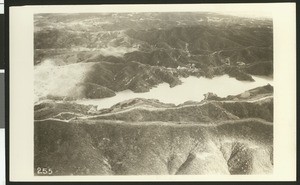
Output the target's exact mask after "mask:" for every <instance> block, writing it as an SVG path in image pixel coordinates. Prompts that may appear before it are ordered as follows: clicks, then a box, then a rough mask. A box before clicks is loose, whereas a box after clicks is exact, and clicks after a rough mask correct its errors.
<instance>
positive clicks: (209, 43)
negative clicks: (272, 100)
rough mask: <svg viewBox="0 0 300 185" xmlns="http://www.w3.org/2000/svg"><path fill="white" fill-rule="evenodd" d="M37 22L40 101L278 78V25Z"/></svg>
mask: <svg viewBox="0 0 300 185" xmlns="http://www.w3.org/2000/svg"><path fill="white" fill-rule="evenodd" d="M34 20H35V32H34V51H35V53H34V65H35V79H36V81H35V87H36V88H35V93H36V101H38V100H40V99H61V100H62V99H82V98H91V99H97V98H105V97H111V96H114V95H115V93H116V92H119V91H123V90H126V89H130V90H132V91H133V92H147V91H149V90H150V89H151V88H153V87H155V86H156V85H158V84H160V83H163V82H166V83H168V84H169V85H170V86H171V87H174V86H176V85H179V84H181V83H182V82H181V81H180V78H181V77H188V76H197V77H200V76H203V77H207V78H212V77H214V76H218V75H223V74H228V75H229V76H231V77H234V78H236V79H238V80H243V81H253V78H252V77H251V75H264V76H272V75H273V24H272V20H270V19H254V18H240V17H235V16H227V15H220V14H216V13H118V14H115V13H105V14H104V13H103V14H37V15H35V17H34ZM44 66H47V68H49V66H51V69H52V70H48V71H47V72H45V71H43V69H44V68H45V67H44ZM70 68H72V70H68V69H70ZM70 71H72V72H70ZM73 73H74V74H73ZM65 84H68V87H67V88H66V89H65V90H64V91H62V90H59V87H61V86H65Z"/></svg>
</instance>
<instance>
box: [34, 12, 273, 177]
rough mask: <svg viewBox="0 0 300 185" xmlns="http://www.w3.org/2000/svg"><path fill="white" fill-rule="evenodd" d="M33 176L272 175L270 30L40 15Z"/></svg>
mask: <svg viewBox="0 0 300 185" xmlns="http://www.w3.org/2000/svg"><path fill="white" fill-rule="evenodd" d="M33 35H34V40H33V42H34V61H33V63H32V65H33V66H34V74H33V75H34V175H35V176H71V175H73V176H86V175H91V176H92V175H93V176H95V175H97V176H109V175H118V176H122V175H124V176H125V175H264V174H272V173H273V88H274V83H273V20H272V18H270V17H262V16H252V17H251V16H248V17H247V16H239V15H234V14H233V13H232V14H225V13H220V12H204V11H199V12H108V13H94V12H91V13H38V14H34V33H33Z"/></svg>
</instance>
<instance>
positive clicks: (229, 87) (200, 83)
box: [76, 75, 273, 109]
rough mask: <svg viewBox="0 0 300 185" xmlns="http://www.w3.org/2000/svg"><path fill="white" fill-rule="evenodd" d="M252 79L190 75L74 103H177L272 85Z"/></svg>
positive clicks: (261, 79)
mask: <svg viewBox="0 0 300 185" xmlns="http://www.w3.org/2000/svg"><path fill="white" fill-rule="evenodd" d="M253 79H254V80H255V82H245V81H238V80H236V79H235V78H230V77H229V76H228V75H223V76H218V77H214V78H212V79H208V78H203V77H201V78H197V77H193V76H190V77H188V78H182V79H181V81H182V82H183V83H182V84H181V85H178V86H175V87H173V88H170V87H169V84H167V83H162V84H159V85H158V86H157V87H154V88H152V89H151V90H150V91H149V92H146V93H134V92H132V91H131V90H125V91H121V92H118V93H117V94H116V96H114V97H110V98H103V99H84V100H77V101H76V103H79V104H85V105H97V106H98V109H103V108H109V107H111V106H113V105H114V104H117V103H119V102H121V101H124V100H129V99H133V98H146V99H157V100H159V101H161V102H164V103H174V104H176V105H178V104H181V103H184V102H186V101H190V100H192V101H201V100H203V99H204V96H203V95H204V94H206V93H207V92H212V93H215V94H217V95H218V96H220V97H226V96H228V95H237V94H240V93H242V92H244V91H246V90H249V89H253V88H255V87H259V86H264V85H267V84H268V83H269V84H271V85H273V81H272V79H269V78H264V77H258V76H253Z"/></svg>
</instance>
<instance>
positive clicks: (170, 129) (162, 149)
mask: <svg viewBox="0 0 300 185" xmlns="http://www.w3.org/2000/svg"><path fill="white" fill-rule="evenodd" d="M272 122H273V87H272V86H270V85H267V86H263V87H258V88H255V89H252V90H249V91H246V92H244V93H242V94H239V95H236V96H228V97H226V98H219V97H217V96H216V95H214V94H212V93H209V94H207V95H206V99H205V100H203V101H201V102H186V103H184V104H181V105H177V106H176V105H173V104H164V103H161V102H159V101H157V100H150V99H132V100H127V101H124V102H120V103H118V104H116V105H114V106H112V107H111V108H109V109H102V110H97V109H96V108H95V107H94V106H86V105H78V104H75V103H70V102H68V101H61V102H60V103H58V102H56V101H53V100H46V101H43V102H40V103H39V104H37V105H35V123H34V133H35V134H34V143H35V144H34V157H35V160H34V166H35V168H37V167H39V166H45V167H48V168H51V169H52V170H53V174H52V175H155V174H157V175H174V174H178V175H179V174H181V175H183V174H198V175H200V174H205V175H207V174H223V175H224V174H269V173H272V170H273V123H272Z"/></svg>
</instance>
